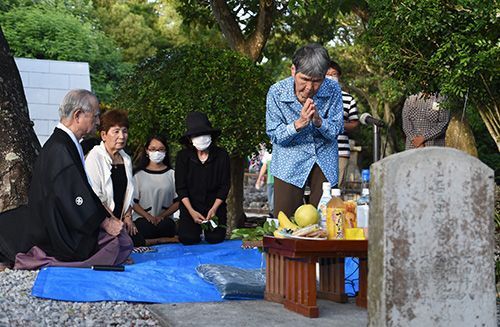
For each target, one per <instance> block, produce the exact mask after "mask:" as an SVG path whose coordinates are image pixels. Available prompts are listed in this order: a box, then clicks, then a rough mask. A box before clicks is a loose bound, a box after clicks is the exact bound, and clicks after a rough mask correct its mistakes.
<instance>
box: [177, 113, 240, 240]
mask: <svg viewBox="0 0 500 327" xmlns="http://www.w3.org/2000/svg"><path fill="white" fill-rule="evenodd" d="M186 125H187V131H186V133H185V134H184V136H183V137H182V139H181V142H182V143H183V144H184V145H185V146H186V148H185V149H183V150H181V151H180V152H179V153H178V154H177V160H176V165H175V168H176V170H175V185H176V190H177V194H178V195H179V199H180V202H181V203H180V219H179V241H180V242H182V243H183V244H196V243H199V242H200V241H201V237H200V235H201V233H202V228H201V224H204V223H208V224H211V223H210V222H209V221H210V220H212V219H213V218H214V217H215V216H217V219H218V225H224V226H225V225H226V222H227V209H226V198H227V194H228V193H229V188H230V186H231V184H230V169H229V155H228V154H227V152H226V151H225V150H223V149H222V148H219V147H218V146H216V145H215V144H214V141H215V139H216V138H217V136H219V135H220V130H218V129H214V128H212V125H211V124H210V121H209V120H208V117H207V116H206V115H205V114H203V113H201V112H192V113H190V114H188V116H187V118H186ZM211 226H212V225H211ZM204 234H205V240H206V241H207V242H208V243H219V242H222V241H223V240H224V239H225V236H226V229H225V228H223V227H219V226H217V227H215V228H208V229H205V231H204Z"/></svg>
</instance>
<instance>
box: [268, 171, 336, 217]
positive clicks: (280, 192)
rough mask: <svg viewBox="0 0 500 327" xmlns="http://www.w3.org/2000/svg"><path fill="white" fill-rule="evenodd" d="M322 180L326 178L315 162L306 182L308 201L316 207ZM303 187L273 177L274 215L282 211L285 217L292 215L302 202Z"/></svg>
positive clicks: (325, 180) (320, 193)
mask: <svg viewBox="0 0 500 327" xmlns="http://www.w3.org/2000/svg"><path fill="white" fill-rule="evenodd" d="M323 182H327V179H326V177H325V175H324V174H323V172H322V171H321V168H319V166H318V165H317V164H315V165H314V166H313V169H312V170H311V172H310V173H309V176H308V178H307V184H308V185H309V187H310V189H311V195H310V197H309V203H310V204H312V205H313V206H315V207H317V206H318V203H319V200H320V199H321V195H322V193H323ZM304 190H305V187H303V188H300V187H297V186H295V185H292V184H289V183H287V182H285V181H282V180H281V179H279V178H277V177H274V216H275V217H278V213H279V212H280V211H283V212H284V213H285V215H287V217H292V216H293V215H294V214H295V210H297V208H298V207H300V206H301V205H303V204H304Z"/></svg>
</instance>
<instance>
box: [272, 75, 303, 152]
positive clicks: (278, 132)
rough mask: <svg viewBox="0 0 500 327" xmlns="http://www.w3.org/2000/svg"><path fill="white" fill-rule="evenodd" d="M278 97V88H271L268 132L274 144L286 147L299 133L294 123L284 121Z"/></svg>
mask: <svg viewBox="0 0 500 327" xmlns="http://www.w3.org/2000/svg"><path fill="white" fill-rule="evenodd" d="M278 96H279V93H278V92H276V86H275V85H273V86H271V88H270V89H269V92H268V94H267V108H266V131H267V134H268V135H269V138H270V139H271V142H272V143H273V144H280V145H283V146H286V145H287V144H288V143H290V141H291V140H292V139H293V138H294V136H295V135H297V134H298V133H299V132H297V130H296V129H295V125H294V123H293V122H292V123H288V124H287V123H285V122H284V121H283V120H282V113H281V110H280V108H279V105H278V101H279V100H278V99H277V98H278Z"/></svg>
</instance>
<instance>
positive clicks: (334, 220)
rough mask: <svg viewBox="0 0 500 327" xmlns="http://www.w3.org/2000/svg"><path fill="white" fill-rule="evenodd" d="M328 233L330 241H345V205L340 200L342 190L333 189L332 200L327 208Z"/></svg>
mask: <svg viewBox="0 0 500 327" xmlns="http://www.w3.org/2000/svg"><path fill="white" fill-rule="evenodd" d="M326 211H327V215H326V233H327V236H328V239H329V240H342V239H344V234H345V230H344V229H345V226H344V221H345V219H344V217H345V205H344V201H342V199H341V198H340V190H339V189H338V188H334V189H332V198H331V200H330V201H328V204H327V206H326Z"/></svg>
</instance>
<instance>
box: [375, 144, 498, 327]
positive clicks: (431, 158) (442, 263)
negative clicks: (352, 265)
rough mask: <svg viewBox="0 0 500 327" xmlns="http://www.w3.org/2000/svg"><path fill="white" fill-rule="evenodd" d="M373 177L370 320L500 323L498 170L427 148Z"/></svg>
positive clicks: (400, 157) (394, 160)
mask: <svg viewBox="0 0 500 327" xmlns="http://www.w3.org/2000/svg"><path fill="white" fill-rule="evenodd" d="M372 176H373V177H372V184H371V186H370V189H371V190H370V193H371V201H370V221H369V237H370V240H369V251H368V269H369V272H368V314H369V326H405V327H406V326H424V327H431V326H432V327H434V326H454V327H455V326H496V324H497V322H496V302H495V277H494V257H493V250H494V241H493V234H494V222H493V211H494V180H493V170H492V169H490V168H488V166H486V165H485V164H483V163H482V162H480V161H479V160H478V159H476V158H474V157H471V156H469V155H467V154H465V153H463V152H461V151H458V150H455V149H451V148H438V147H429V148H424V149H415V150H410V151H405V152H402V153H399V154H396V155H393V156H390V157H387V158H386V159H384V160H382V161H379V162H377V163H375V164H374V165H372Z"/></svg>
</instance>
